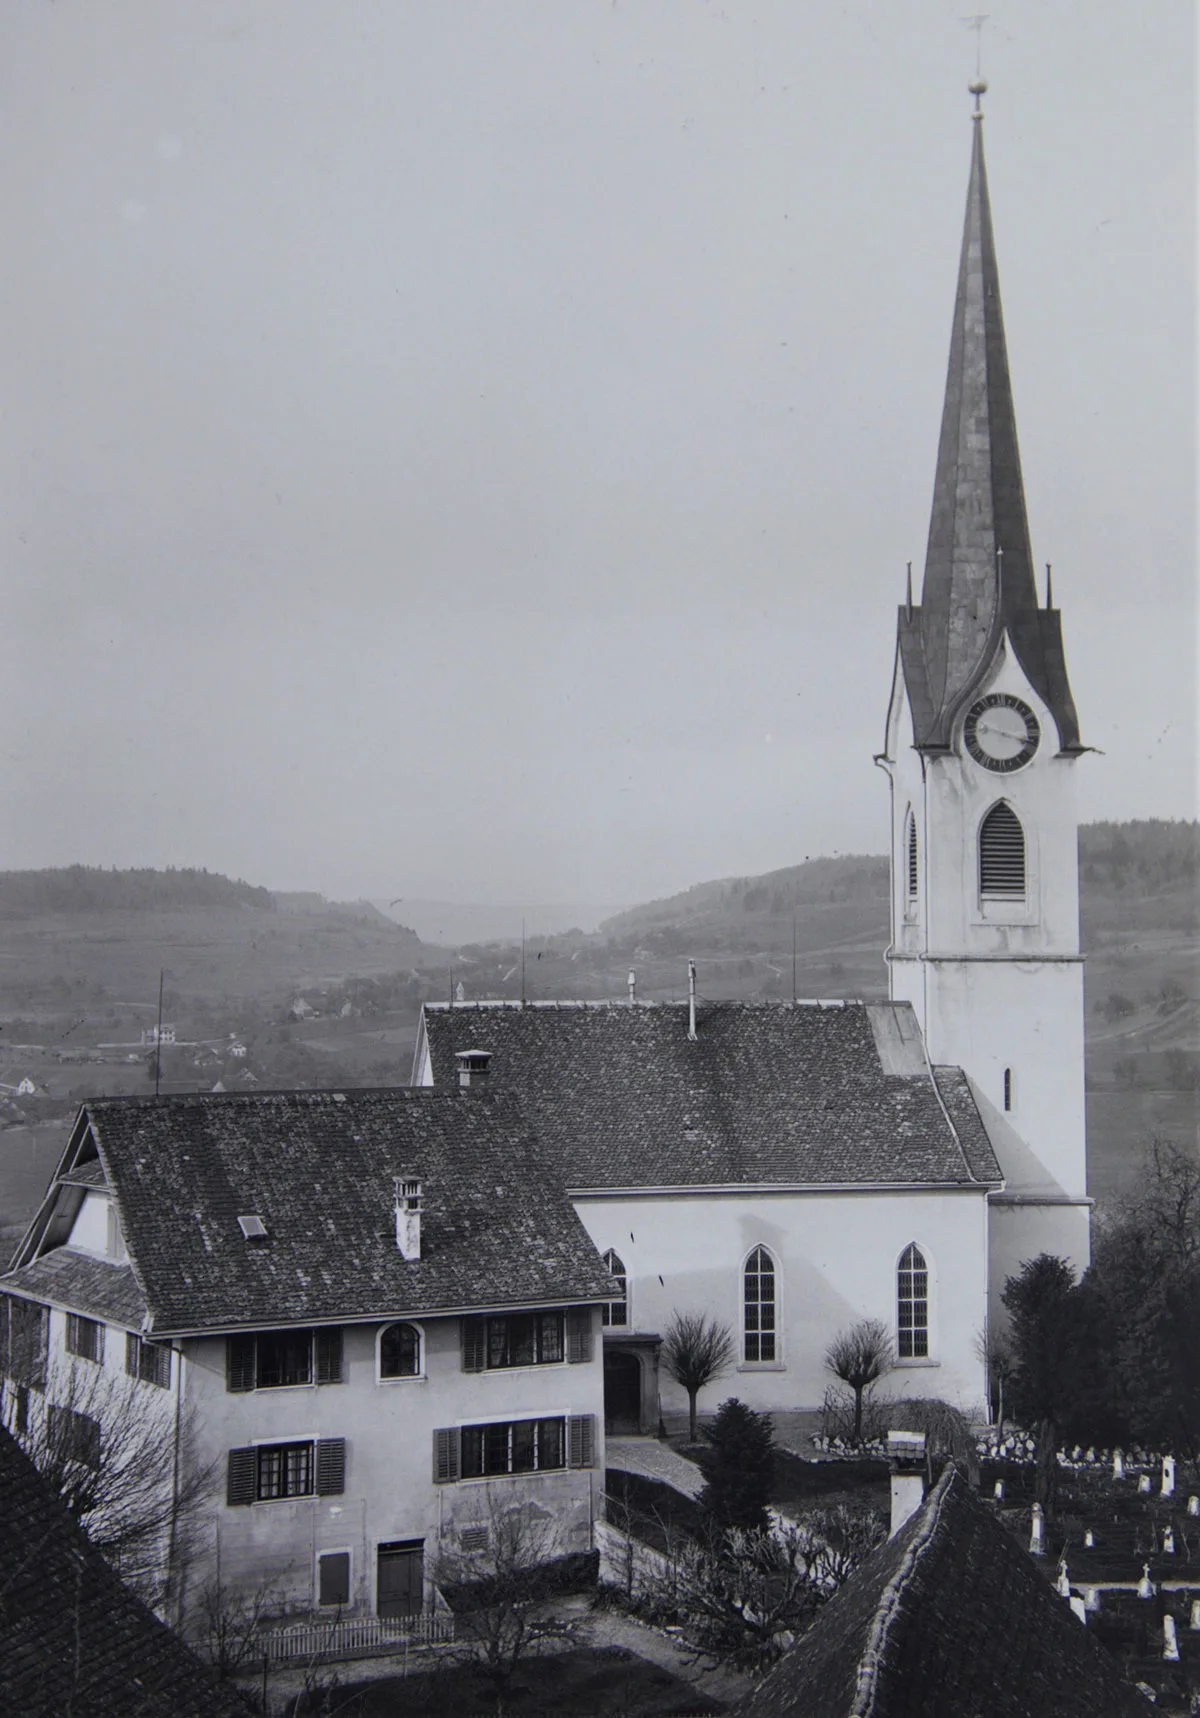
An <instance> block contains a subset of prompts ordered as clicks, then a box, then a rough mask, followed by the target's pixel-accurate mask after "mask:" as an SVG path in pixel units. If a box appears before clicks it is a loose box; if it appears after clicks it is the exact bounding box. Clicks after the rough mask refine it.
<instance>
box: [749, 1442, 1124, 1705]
mask: <svg viewBox="0 0 1200 1718" xmlns="http://www.w3.org/2000/svg"><path fill="white" fill-rule="evenodd" d="M734 1710H735V1712H736V1713H737V1715H738V1718H816V1715H817V1714H820V1718H867V1715H868V1714H869V1715H870V1718H975V1715H978V1718H1138V1715H1139V1714H1141V1715H1144V1714H1145V1712H1146V1706H1145V1702H1144V1701H1143V1700H1142V1699H1141V1696H1140V1695H1138V1694H1136V1693H1135V1692H1134V1691H1133V1689H1132V1688H1130V1686H1129V1685H1128V1683H1126V1682H1124V1681H1123V1680H1122V1677H1121V1674H1120V1672H1119V1670H1118V1669H1117V1666H1116V1664H1115V1662H1114V1660H1113V1659H1112V1658H1111V1657H1110V1656H1109V1654H1108V1653H1107V1652H1106V1651H1105V1650H1104V1648H1103V1647H1101V1646H1100V1644H1099V1643H1098V1642H1097V1641H1096V1640H1095V1639H1094V1637H1093V1636H1091V1635H1090V1634H1089V1633H1088V1631H1087V1628H1086V1627H1085V1626H1084V1625H1083V1624H1082V1623H1080V1622H1079V1620H1078V1618H1077V1617H1075V1616H1074V1614H1073V1613H1072V1611H1071V1610H1070V1608H1069V1606H1068V1605H1067V1602H1066V1600H1065V1599H1062V1598H1060V1597H1059V1596H1058V1595H1057V1593H1055V1591H1054V1590H1053V1588H1052V1587H1051V1586H1050V1584H1049V1582H1048V1581H1047V1580H1046V1579H1045V1577H1044V1576H1043V1575H1042V1574H1041V1573H1039V1571H1038V1570H1037V1569H1036V1568H1035V1567H1034V1565H1033V1563H1032V1561H1031V1560H1030V1558H1029V1557H1028V1556H1027V1555H1026V1554H1025V1552H1024V1551H1023V1550H1022V1549H1021V1547H1020V1546H1019V1545H1017V1544H1016V1543H1015V1542H1014V1541H1013V1540H1012V1539H1011V1538H1010V1537H1009V1535H1008V1534H1007V1533H1006V1532H1005V1530H1004V1529H1003V1527H1001V1525H1000V1523H999V1522H998V1521H997V1519H996V1517H995V1515H994V1513H993V1512H992V1510H991V1509H989V1508H988V1506H987V1505H986V1504H983V1503H981V1502H980V1501H979V1499H978V1498H977V1497H976V1496H975V1495H974V1493H973V1492H972V1490H971V1487H970V1485H969V1484H968V1482H967V1481H966V1480H965V1479H964V1478H963V1477H962V1475H961V1474H959V1473H958V1472H957V1471H956V1470H955V1469H954V1468H948V1469H947V1471H946V1473H945V1474H944V1475H943V1476H942V1478H941V1480H940V1481H939V1482H938V1484H937V1485H936V1486H935V1487H934V1489H933V1491H931V1492H930V1494H929V1496H928V1497H927V1498H926V1500H925V1503H924V1505H923V1506H922V1507H921V1508H920V1509H919V1510H918V1511H917V1513H916V1514H915V1515H914V1516H913V1518H912V1520H911V1521H909V1522H908V1523H907V1524H906V1525H905V1527H904V1528H903V1529H902V1530H901V1531H900V1532H899V1533H898V1534H897V1535H896V1537H895V1538H894V1539H891V1540H889V1541H888V1543H887V1544H886V1545H884V1546H882V1547H881V1548H880V1549H879V1550H878V1551H876V1552H875V1554H874V1555H873V1556H872V1557H870V1558H869V1559H868V1561H867V1562H866V1563H865V1564H864V1565H863V1567H862V1568H861V1569H860V1570H859V1571H858V1572H857V1574H855V1575H854V1576H853V1577H852V1578H851V1579H850V1580H849V1581H848V1582H847V1583H846V1585H845V1586H844V1587H843V1588H842V1589H841V1591H840V1592H838V1593H836V1594H835V1595H834V1597H833V1598H832V1599H831V1600H830V1602H829V1604H828V1605H826V1606H825V1607H824V1609H823V1610H821V1611H820V1612H819V1613H818V1615H817V1619H816V1621H815V1623H814V1624H813V1626H812V1628H811V1629H810V1630H809V1631H808V1633H807V1634H805V1635H804V1636H802V1638H801V1639H800V1641H799V1642H798V1643H797V1644H796V1646H795V1647H793V1648H792V1650H791V1651H790V1652H789V1653H788V1655H787V1657H786V1658H784V1659H782V1660H781V1661H780V1663H779V1664H778V1665H777V1666H776V1667H775V1669H774V1670H773V1671H772V1672H771V1674H770V1675H769V1676H768V1677H766V1678H765V1680H764V1681H763V1682H762V1683H760V1685H759V1686H758V1688H757V1689H755V1691H754V1693H753V1694H751V1695H750V1696H749V1697H748V1698H747V1699H746V1700H744V1701H743V1702H742V1703H741V1704H740V1705H738V1706H737V1707H735V1708H734Z"/></svg>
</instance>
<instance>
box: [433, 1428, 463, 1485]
mask: <svg viewBox="0 0 1200 1718" xmlns="http://www.w3.org/2000/svg"><path fill="white" fill-rule="evenodd" d="M460 1442H461V1439H460V1436H459V1430H458V1427H457V1426H442V1427H439V1429H438V1430H437V1431H436V1432H434V1434H433V1482H434V1484H435V1485H447V1484H449V1482H450V1481H451V1480H455V1479H457V1478H458V1477H459V1473H460V1471H461V1467H462V1464H461V1461H460V1459H459V1447H460Z"/></svg>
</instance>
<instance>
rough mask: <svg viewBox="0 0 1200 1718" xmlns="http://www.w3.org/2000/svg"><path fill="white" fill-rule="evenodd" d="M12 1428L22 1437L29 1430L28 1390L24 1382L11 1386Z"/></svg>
mask: <svg viewBox="0 0 1200 1718" xmlns="http://www.w3.org/2000/svg"><path fill="white" fill-rule="evenodd" d="M12 1430H13V1431H14V1432H15V1433H16V1435H17V1437H19V1438H23V1437H24V1436H25V1434H26V1432H27V1431H28V1430H29V1391H28V1389H27V1387H26V1386H25V1385H24V1384H15V1385H14V1386H13V1391H12Z"/></svg>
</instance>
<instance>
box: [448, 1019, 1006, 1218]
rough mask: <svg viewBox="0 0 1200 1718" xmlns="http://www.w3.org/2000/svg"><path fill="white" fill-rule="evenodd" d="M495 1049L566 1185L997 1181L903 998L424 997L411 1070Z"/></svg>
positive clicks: (988, 1152)
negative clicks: (693, 1007) (523, 1003)
mask: <svg viewBox="0 0 1200 1718" xmlns="http://www.w3.org/2000/svg"><path fill="white" fill-rule="evenodd" d="M466 1050H474V1051H480V1050H487V1051H490V1052H491V1056H490V1062H489V1072H488V1076H487V1078H488V1083H489V1085H491V1086H493V1087H496V1088H499V1089H500V1090H505V1091H512V1092H515V1093H516V1094H517V1096H518V1097H519V1098H520V1101H521V1106H522V1109H523V1110H524V1112H525V1114H526V1115H527V1116H528V1118H529V1122H530V1125H531V1126H532V1128H533V1129H534V1131H535V1132H536V1133H537V1136H538V1139H539V1141H540V1142H541V1144H542V1146H543V1149H544V1150H545V1151H546V1154H547V1156H548V1158H549V1159H550V1160H551V1161H553V1162H554V1163H555V1164H556V1165H557V1166H558V1168H559V1171H560V1173H561V1175H562V1178H563V1180H564V1181H565V1183H566V1185H567V1186H568V1187H569V1188H572V1189H575V1190H576V1191H582V1190H584V1189H588V1188H597V1189H599V1188H618V1187H703V1186H733V1185H743V1186H746V1185H758V1186H762V1185H783V1186H798V1187H832V1186H845V1187H862V1188H866V1187H873V1186H880V1185H882V1186H929V1185H938V1186H967V1187H969V1186H973V1185H978V1186H981V1187H982V1186H984V1185H990V1186H995V1185H997V1184H998V1183H999V1182H1000V1181H1001V1179H1002V1177H1001V1172H1000V1169H999V1167H998V1165H997V1163H996V1158H995V1155H994V1153H993V1151H992V1148H991V1144H990V1142H989V1140H988V1137H987V1133H986V1131H985V1129H984V1127H983V1123H982V1121H981V1120H980V1118H979V1112H978V1110H977V1109H976V1107H975V1102H974V1099H973V1098H972V1096H971V1092H970V1088H969V1086H968V1083H967V1080H966V1077H965V1076H964V1075H963V1073H962V1072H961V1070H960V1069H957V1068H945V1069H939V1070H938V1072H937V1081H936V1083H935V1080H934V1078H933V1075H932V1072H931V1070H930V1067H929V1064H928V1062H927V1061H926V1060H925V1054H924V1050H923V1047H922V1045H921V1038H920V1032H919V1029H918V1027H917V1023H916V1019H915V1016H914V1015H913V1012H912V1009H911V1007H909V1005H908V1004H907V1003H862V1002H848V1003H840V1002H835V1003H832V1004H827V1005H816V1004H806V1003H800V1004H789V1003H777V1002H771V1003H749V1002H706V1003H702V1004H701V1005H700V1006H699V1008H698V1010H697V1028H696V1036H695V1038H694V1039H691V1038H689V1036H688V1005H687V1004H686V1003H682V1004H681V1003H640V1002H639V1003H633V1004H630V1003H627V1002H613V1003H561V1004H560V1003H535V1004H531V1005H530V1006H528V1007H518V1006H515V1005H513V1004H506V1003H478V1004H468V1005H466V1006H465V1007H458V1006H456V1007H450V1006H449V1005H447V1004H445V1003H440V1004H430V1003H427V1004H426V1005H425V1009H424V1013H423V1017H422V1032H421V1037H420V1039H419V1040H418V1045H417V1059H416V1069H417V1071H416V1075H415V1077H416V1078H418V1079H420V1078H423V1077H428V1076H427V1074H426V1071H425V1068H424V1065H423V1064H424V1063H425V1061H426V1059H428V1062H429V1064H430V1066H431V1068H432V1081H433V1084H434V1085H435V1086H436V1087H438V1088H441V1089H448V1088H450V1087H452V1086H453V1085H454V1084H455V1083H456V1082H457V1078H458V1071H457V1068H456V1065H455V1057H456V1056H457V1055H459V1054H460V1053H461V1052H463V1051H466Z"/></svg>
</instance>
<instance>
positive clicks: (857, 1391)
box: [825, 1318, 895, 1442]
mask: <svg viewBox="0 0 1200 1718" xmlns="http://www.w3.org/2000/svg"><path fill="white" fill-rule="evenodd" d="M825 1364H826V1366H827V1367H828V1368H829V1370H830V1371H831V1372H832V1373H833V1375H834V1377H835V1378H840V1379H841V1380H842V1383H843V1384H848V1385H849V1386H850V1388H851V1390H853V1392H854V1438H855V1441H856V1442H857V1441H858V1439H859V1438H860V1437H861V1436H862V1414H863V1395H864V1393H865V1392H866V1391H867V1390H869V1389H870V1387H871V1385H872V1384H874V1383H875V1382H876V1381H877V1380H878V1379H880V1378H882V1377H883V1376H884V1374H885V1373H886V1372H890V1371H891V1369H892V1367H893V1365H894V1364H895V1355H894V1354H893V1352H892V1339H891V1336H890V1335H889V1334H888V1330H887V1326H886V1325H884V1324H883V1323H882V1322H881V1321H880V1320H879V1319H877V1318H864V1319H861V1320H860V1321H859V1323H858V1324H853V1325H851V1327H850V1329H849V1330H843V1331H842V1332H841V1333H840V1334H839V1335H837V1336H835V1337H834V1339H833V1341H832V1342H831V1343H830V1344H829V1347H828V1348H827V1349H826V1350H825Z"/></svg>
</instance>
